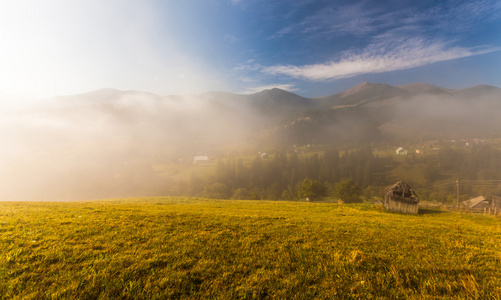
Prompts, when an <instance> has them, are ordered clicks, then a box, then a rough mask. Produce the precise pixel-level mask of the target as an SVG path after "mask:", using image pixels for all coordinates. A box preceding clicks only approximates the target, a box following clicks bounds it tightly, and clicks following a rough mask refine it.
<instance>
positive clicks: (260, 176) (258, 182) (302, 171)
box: [180, 144, 501, 202]
mask: <svg viewBox="0 0 501 300" xmlns="http://www.w3.org/2000/svg"><path fill="white" fill-rule="evenodd" d="M399 166H400V167H401V168H406V169H408V170H409V172H410V173H412V172H420V173H422V175H423V178H424V181H422V182H417V181H415V182H413V181H412V179H410V181H411V182H410V183H411V185H414V186H415V187H416V188H417V189H418V190H419V191H420V193H421V196H422V198H426V200H438V201H442V202H447V201H452V200H451V199H452V198H453V197H452V194H454V195H455V191H456V190H455V180H456V178H461V180H462V183H463V185H462V191H461V192H462V194H465V196H464V197H466V194H472V195H473V194H474V193H480V192H484V193H490V194H499V193H501V188H498V184H499V183H501V181H498V179H499V178H501V151H500V150H497V149H494V148H492V147H491V146H489V145H486V144H480V145H473V146H471V147H455V148H453V147H444V148H443V149H442V150H440V151H437V153H433V154H429V155H415V154H410V155H407V156H405V157H402V156H398V157H396V156H388V155H386V156H382V157H380V156H378V155H375V154H374V151H373V149H371V148H370V147H363V148H360V149H357V150H353V151H346V152H341V151H338V150H336V149H327V150H325V151H324V152H323V153H321V154H311V155H298V154H296V153H295V152H292V153H287V152H286V151H276V153H275V155H274V156H272V157H271V158H263V157H261V156H256V157H255V159H254V161H253V162H252V164H250V165H245V164H244V163H243V161H242V159H231V158H230V159H226V160H219V161H218V163H217V168H216V171H215V174H213V175H212V176H210V177H207V178H202V177H200V176H197V175H196V174H193V175H192V177H191V179H190V182H189V183H188V186H186V185H182V187H180V189H181V190H183V189H184V190H187V191H188V193H189V195H191V196H203V197H208V198H222V199H229V198H233V199H289V200H290V199H299V198H306V197H308V195H310V196H311V197H313V198H319V199H320V198H323V197H332V198H337V197H340V196H341V194H342V193H343V189H347V188H349V187H348V186H347V185H354V187H351V188H354V190H353V191H357V192H356V193H357V194H358V196H362V197H358V198H356V199H350V200H349V201H352V202H357V201H361V199H362V198H364V197H365V199H370V198H371V196H372V195H379V194H381V191H382V189H383V188H384V187H385V186H387V185H390V184H392V183H393V181H395V180H400V179H406V178H393V177H392V175H391V170H393V169H395V168H397V167H399ZM407 180H408V179H407Z"/></svg>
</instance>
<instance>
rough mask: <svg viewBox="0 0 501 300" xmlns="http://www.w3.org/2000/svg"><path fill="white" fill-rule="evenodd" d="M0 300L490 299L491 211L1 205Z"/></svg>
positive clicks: (152, 201)
mask: <svg viewBox="0 0 501 300" xmlns="http://www.w3.org/2000/svg"><path fill="white" fill-rule="evenodd" d="M0 250H1V252H0V253H1V255H0V299H11V298H14V299H16V298H17V299H21V298H22V299H77V298H78V299H169V298H174V299H188V298H190V299H193V298H195V299H197V298H216V299H218V298H219V299H267V298H277V299H312V298H317V299H328V298H339V299H397V298H398V299H401V298H405V299H450V298H455V299H501V219H500V218H495V217H492V216H483V215H472V214H459V213H454V212H439V211H424V212H423V213H421V214H419V215H416V216H409V215H400V214H393V213H388V212H385V211H383V209H382V208H381V207H376V206H371V205H363V204H360V205H338V204H330V203H301V202H270V201H218V200H204V199H196V198H191V199H190V198H145V199H117V200H109V201H91V202H71V203H43V202H38V203H32V202H0Z"/></svg>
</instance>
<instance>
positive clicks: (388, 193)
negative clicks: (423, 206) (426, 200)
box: [384, 181, 419, 214]
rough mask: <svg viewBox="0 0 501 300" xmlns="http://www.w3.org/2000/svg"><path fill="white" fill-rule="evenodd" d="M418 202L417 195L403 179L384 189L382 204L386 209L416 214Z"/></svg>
mask: <svg viewBox="0 0 501 300" xmlns="http://www.w3.org/2000/svg"><path fill="white" fill-rule="evenodd" d="M418 203H419V197H418V196H417V195H416V193H415V192H414V191H413V190H412V189H411V187H410V186H409V185H408V184H407V183H406V182H405V181H399V182H397V183H395V184H394V185H392V186H389V187H387V188H386V189H385V190H384V206H385V207H386V209H387V210H390V211H396V212H401V213H404V214H417V213H418Z"/></svg>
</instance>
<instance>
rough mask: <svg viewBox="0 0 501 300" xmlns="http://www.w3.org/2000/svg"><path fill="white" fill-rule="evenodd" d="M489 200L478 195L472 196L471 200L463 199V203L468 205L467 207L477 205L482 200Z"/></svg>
mask: <svg viewBox="0 0 501 300" xmlns="http://www.w3.org/2000/svg"><path fill="white" fill-rule="evenodd" d="M485 200H487V199H486V198H485V197H484V196H478V197H475V198H471V199H469V200H466V201H463V205H464V206H466V207H470V208H471V207H475V206H476V205H478V204H479V203H480V202H483V201H485Z"/></svg>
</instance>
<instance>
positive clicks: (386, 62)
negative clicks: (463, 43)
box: [261, 38, 499, 81]
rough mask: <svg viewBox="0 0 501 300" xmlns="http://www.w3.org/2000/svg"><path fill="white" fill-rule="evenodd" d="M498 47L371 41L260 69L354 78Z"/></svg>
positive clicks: (299, 75) (318, 78) (325, 77)
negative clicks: (301, 62) (337, 54)
mask: <svg viewBox="0 0 501 300" xmlns="http://www.w3.org/2000/svg"><path fill="white" fill-rule="evenodd" d="M497 50H499V49H494V48H486V49H468V48H463V47H448V44H447V43H445V42H440V41H435V42H425V41H424V40H423V39H420V38H416V39H410V40H406V41H402V40H399V41H396V42H392V43H378V44H372V45H369V46H368V47H367V48H365V49H364V50H363V51H362V52H361V53H353V52H346V53H345V54H344V55H343V56H342V58H341V59H340V60H339V61H331V62H327V63H323V64H314V65H305V66H292V65H287V66H284V65H278V66H271V67H264V68H263V69H262V70H261V71H262V72H264V73H266V74H271V75H287V76H291V77H294V78H302V79H308V80H312V81H323V80H331V79H338V78H346V77H353V76H356V75H359V74H368V73H383V72H390V71H396V70H403V69H409V68H414V67H419V66H424V65H428V64H431V63H435V62H440V61H447V60H452V59H457V58H461V57H468V56H474V55H479V54H484V53H488V52H492V51H497Z"/></svg>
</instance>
